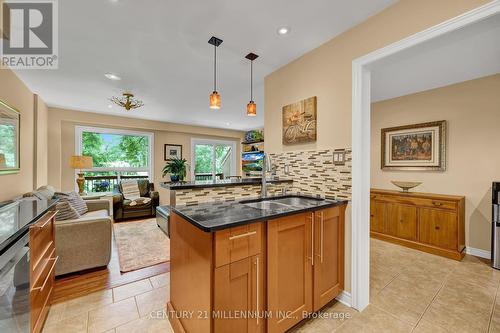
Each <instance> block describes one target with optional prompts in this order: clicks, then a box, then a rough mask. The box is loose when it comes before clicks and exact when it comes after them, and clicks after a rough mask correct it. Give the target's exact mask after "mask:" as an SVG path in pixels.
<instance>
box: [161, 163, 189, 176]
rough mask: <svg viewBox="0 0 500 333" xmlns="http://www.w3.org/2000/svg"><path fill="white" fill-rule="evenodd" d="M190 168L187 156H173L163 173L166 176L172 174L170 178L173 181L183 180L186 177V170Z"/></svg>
mask: <svg viewBox="0 0 500 333" xmlns="http://www.w3.org/2000/svg"><path fill="white" fill-rule="evenodd" d="M188 168H189V165H188V164H187V161H186V159H185V158H177V157H175V158H171V159H169V160H168V161H167V164H166V165H165V167H164V168H163V170H162V175H163V177H165V176H166V175H167V174H170V180H171V181H173V182H178V181H183V180H184V178H185V177H186V170H187V169H188Z"/></svg>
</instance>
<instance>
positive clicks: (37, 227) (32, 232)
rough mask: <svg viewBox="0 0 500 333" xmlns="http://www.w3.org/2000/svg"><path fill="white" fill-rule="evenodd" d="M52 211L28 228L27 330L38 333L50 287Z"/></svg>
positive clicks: (51, 287)
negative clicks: (28, 298) (28, 304)
mask: <svg viewBox="0 0 500 333" xmlns="http://www.w3.org/2000/svg"><path fill="white" fill-rule="evenodd" d="M55 216H56V212H55V211H49V212H47V213H45V215H44V216H42V217H41V218H40V219H39V220H38V221H37V222H36V223H35V224H33V225H32V226H30V228H29V251H30V252H29V253H30V309H31V310H30V322H31V332H34V333H38V332H40V331H41V330H42V328H43V324H44V322H45V319H46V318H47V315H48V313H49V307H50V299H51V296H52V292H53V289H54V281H55V275H54V272H55V265H56V262H57V259H58V257H56V255H55V251H56V248H55V225H54V222H55Z"/></svg>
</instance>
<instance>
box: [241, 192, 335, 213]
mask: <svg viewBox="0 0 500 333" xmlns="http://www.w3.org/2000/svg"><path fill="white" fill-rule="evenodd" d="M323 200H325V199H322V198H314V197H306V196H299V195H295V196H282V197H269V198H261V199H255V200H245V201H241V204H243V205H245V206H247V207H252V208H257V209H262V210H269V209H272V210H274V209H284V208H292V209H293V208H296V207H298V206H304V205H307V204H308V203H311V202H318V201H323Z"/></svg>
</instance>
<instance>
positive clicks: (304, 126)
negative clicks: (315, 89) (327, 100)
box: [283, 96, 317, 145]
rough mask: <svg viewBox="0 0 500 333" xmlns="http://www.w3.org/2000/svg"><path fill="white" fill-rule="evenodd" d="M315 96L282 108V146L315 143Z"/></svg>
mask: <svg viewBox="0 0 500 333" xmlns="http://www.w3.org/2000/svg"><path fill="white" fill-rule="evenodd" d="M316 133H317V131H316V96H314V97H310V98H307V99H304V100H302V101H300V102H297V103H293V104H289V105H286V106H284V107H283V144H285V145H289V144H296V143H306V142H314V141H316V135H317V134H316Z"/></svg>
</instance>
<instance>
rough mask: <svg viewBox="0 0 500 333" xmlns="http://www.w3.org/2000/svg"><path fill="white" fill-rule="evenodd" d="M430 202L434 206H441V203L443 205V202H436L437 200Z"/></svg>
mask: <svg viewBox="0 0 500 333" xmlns="http://www.w3.org/2000/svg"><path fill="white" fill-rule="evenodd" d="M432 204H433V205H434V206H442V205H443V203H442V202H437V201H433V202H432Z"/></svg>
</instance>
